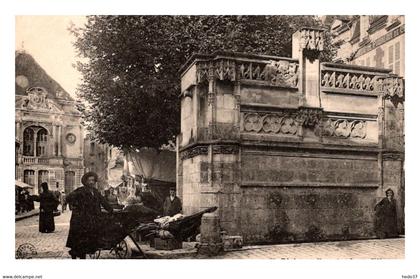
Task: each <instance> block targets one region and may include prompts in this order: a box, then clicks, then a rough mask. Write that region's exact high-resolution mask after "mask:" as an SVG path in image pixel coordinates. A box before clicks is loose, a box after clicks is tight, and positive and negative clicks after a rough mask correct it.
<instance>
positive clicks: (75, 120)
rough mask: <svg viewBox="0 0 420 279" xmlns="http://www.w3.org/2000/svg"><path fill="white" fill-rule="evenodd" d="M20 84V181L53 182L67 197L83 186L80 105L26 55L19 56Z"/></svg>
mask: <svg viewBox="0 0 420 279" xmlns="http://www.w3.org/2000/svg"><path fill="white" fill-rule="evenodd" d="M15 63H16V84H15V124H16V130H15V133H16V135H15V136H16V140H17V141H19V142H20V145H19V147H18V148H19V150H18V152H17V154H18V156H17V164H16V168H17V169H16V179H18V180H21V181H23V182H25V183H27V184H30V185H32V186H34V189H33V192H34V193H38V191H39V185H40V184H41V183H42V182H48V184H49V186H50V189H57V186H58V187H59V189H60V190H64V191H65V192H66V193H68V192H70V191H72V190H73V189H74V188H76V187H78V186H79V185H80V178H81V176H82V175H83V173H84V167H83V127H82V125H81V116H80V114H79V112H78V111H77V109H76V102H75V100H73V99H72V98H71V96H70V95H69V94H68V93H67V92H65V90H64V89H63V88H62V87H61V86H60V85H59V84H58V83H57V82H56V81H54V80H53V79H52V78H51V77H50V76H48V74H47V73H46V72H45V71H44V70H43V69H42V68H41V66H40V65H39V64H38V63H37V62H36V61H35V60H34V59H33V57H32V56H31V55H29V54H27V53H25V52H17V53H16V57H15Z"/></svg>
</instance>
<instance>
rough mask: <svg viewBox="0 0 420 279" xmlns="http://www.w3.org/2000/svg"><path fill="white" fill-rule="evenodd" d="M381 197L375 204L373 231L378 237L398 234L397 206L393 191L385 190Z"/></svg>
mask: <svg viewBox="0 0 420 279" xmlns="http://www.w3.org/2000/svg"><path fill="white" fill-rule="evenodd" d="M385 194H386V198H383V199H382V200H381V201H380V202H379V203H378V204H377V205H376V206H375V233H376V235H377V237H379V238H390V237H396V236H398V230H397V206H396V202H395V199H394V191H392V190H391V189H388V190H386V191H385Z"/></svg>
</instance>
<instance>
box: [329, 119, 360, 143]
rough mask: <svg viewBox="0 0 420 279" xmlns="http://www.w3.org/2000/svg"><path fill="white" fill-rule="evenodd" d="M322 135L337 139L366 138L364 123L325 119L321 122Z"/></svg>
mask: <svg viewBox="0 0 420 279" xmlns="http://www.w3.org/2000/svg"><path fill="white" fill-rule="evenodd" d="M323 135H324V136H329V137H338V138H361V139H364V138H366V121H363V120H348V119H333V118H327V119H324V121H323Z"/></svg>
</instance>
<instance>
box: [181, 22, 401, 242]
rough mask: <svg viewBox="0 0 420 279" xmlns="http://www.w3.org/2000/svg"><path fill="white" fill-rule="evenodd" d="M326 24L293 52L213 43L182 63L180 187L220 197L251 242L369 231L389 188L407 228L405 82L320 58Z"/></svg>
mask: <svg viewBox="0 0 420 279" xmlns="http://www.w3.org/2000/svg"><path fill="white" fill-rule="evenodd" d="M324 42H325V41H324V32H323V31H322V30H317V29H311V28H303V29H302V30H300V31H298V32H296V33H295V34H294V36H293V51H292V53H293V57H292V58H284V57H276V56H265V55H252V54H241V53H227V52H217V53H214V54H211V55H195V56H193V57H192V58H190V60H189V61H188V62H187V63H186V64H185V65H184V67H183V68H182V69H181V72H182V75H181V134H180V135H179V136H178V139H177V191H178V195H180V196H181V197H182V201H183V210H184V213H185V214H192V213H194V212H197V211H199V210H201V209H203V208H208V207H211V206H217V207H218V210H217V211H216V212H217V214H218V215H219V217H220V221H221V226H222V229H223V230H226V231H227V233H228V234H230V235H242V236H243V237H244V241H245V242H246V243H267V242H277V243H285V242H296V241H320V240H340V239H359V238H371V237H375V232H374V220H375V219H374V214H375V213H374V207H375V204H376V203H377V202H378V201H379V200H381V199H382V198H383V197H384V196H385V190H386V189H388V188H391V189H392V190H393V191H394V193H395V196H396V199H397V215H398V229H399V231H400V233H401V232H403V228H404V184H403V158H404V144H403V127H404V117H403V115H404V113H403V102H404V83H403V80H402V79H401V78H397V77H395V76H394V75H392V74H391V71H390V70H387V69H383V68H372V67H365V66H358V65H346V64H337V63H320V61H319V55H320V53H321V52H322V51H323V47H324Z"/></svg>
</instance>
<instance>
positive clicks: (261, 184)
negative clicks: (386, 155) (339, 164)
mask: <svg viewBox="0 0 420 279" xmlns="http://www.w3.org/2000/svg"><path fill="white" fill-rule="evenodd" d="M379 186H380V185H379V184H377V183H372V184H354V183H308V182H281V183H279V182H254V181H242V182H241V187H280V188H282V187H296V188H298V187H317V188H323V187H327V188H379Z"/></svg>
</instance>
